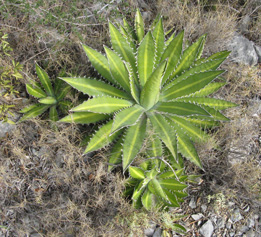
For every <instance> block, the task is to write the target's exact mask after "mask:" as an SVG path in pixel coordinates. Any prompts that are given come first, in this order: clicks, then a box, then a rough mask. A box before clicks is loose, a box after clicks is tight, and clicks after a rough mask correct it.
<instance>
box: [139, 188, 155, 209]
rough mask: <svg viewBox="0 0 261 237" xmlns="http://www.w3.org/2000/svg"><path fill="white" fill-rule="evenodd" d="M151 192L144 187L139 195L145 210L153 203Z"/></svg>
mask: <svg viewBox="0 0 261 237" xmlns="http://www.w3.org/2000/svg"><path fill="white" fill-rule="evenodd" d="M152 201H153V194H152V193H151V192H150V191H149V190H148V189H146V191H145V192H144V193H143V195H142V197H141V202H142V205H143V206H144V207H145V208H146V210H150V209H151V208H152V205H153V202H152Z"/></svg>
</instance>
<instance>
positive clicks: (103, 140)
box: [84, 120, 122, 153]
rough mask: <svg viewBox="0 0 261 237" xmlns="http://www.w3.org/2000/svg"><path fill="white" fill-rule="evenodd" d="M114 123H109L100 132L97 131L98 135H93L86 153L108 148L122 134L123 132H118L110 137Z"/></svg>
mask: <svg viewBox="0 0 261 237" xmlns="http://www.w3.org/2000/svg"><path fill="white" fill-rule="evenodd" d="M112 122H113V121H112V120H111V121H109V122H108V123H106V124H105V125H103V126H102V127H100V128H99V130H98V131H96V133H95V134H94V135H93V137H92V138H91V140H90V142H89V143H88V146H87V147H86V150H85V152H84V153H89V152H91V151H95V150H98V149H101V148H103V147H105V146H107V145H108V144H110V143H111V142H112V141H114V140H115V139H116V138H117V137H118V136H119V135H120V134H121V132H122V131H118V132H115V133H114V134H113V135H110V133H111V128H112Z"/></svg>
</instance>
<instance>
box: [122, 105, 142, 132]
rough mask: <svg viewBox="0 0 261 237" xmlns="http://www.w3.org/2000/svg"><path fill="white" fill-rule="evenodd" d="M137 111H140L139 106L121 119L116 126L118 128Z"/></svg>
mask: <svg viewBox="0 0 261 237" xmlns="http://www.w3.org/2000/svg"><path fill="white" fill-rule="evenodd" d="M137 112H140V108H137V109H136V110H134V111H132V112H131V113H129V114H128V115H127V116H126V117H125V118H124V119H122V120H121V123H119V124H118V125H117V127H118V128H119V127H120V126H121V125H122V124H123V123H124V122H126V121H127V120H128V119H129V118H130V117H131V116H133V115H134V114H135V113H137Z"/></svg>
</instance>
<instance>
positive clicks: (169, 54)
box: [161, 31, 184, 85]
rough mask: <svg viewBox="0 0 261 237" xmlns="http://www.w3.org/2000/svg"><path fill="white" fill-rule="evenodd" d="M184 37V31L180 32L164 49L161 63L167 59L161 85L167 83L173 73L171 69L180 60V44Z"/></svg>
mask: <svg viewBox="0 0 261 237" xmlns="http://www.w3.org/2000/svg"><path fill="white" fill-rule="evenodd" d="M183 37H184V31H182V32H180V33H179V34H178V35H177V36H176V37H175V38H174V39H173V40H172V41H171V42H170V43H169V45H168V47H167V48H166V49H165V51H164V53H163V55H162V57H161V61H163V60H165V59H166V58H168V64H167V67H166V72H165V75H164V77H163V79H162V85H164V83H165V82H166V81H167V79H168V78H169V76H170V75H171V73H172V72H173V69H174V68H175V67H176V65H177V64H178V61H179V59H180V55H181V52H182V42H183Z"/></svg>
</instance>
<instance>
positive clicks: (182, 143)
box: [178, 136, 194, 158]
mask: <svg viewBox="0 0 261 237" xmlns="http://www.w3.org/2000/svg"><path fill="white" fill-rule="evenodd" d="M178 140H179V143H180V144H181V145H182V146H183V148H184V149H185V150H186V151H187V152H188V154H189V155H190V157H192V158H193V157H194V155H193V153H192V152H191V151H190V149H188V147H187V146H186V143H185V142H184V141H183V140H182V139H181V138H180V137H179V136H178Z"/></svg>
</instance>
